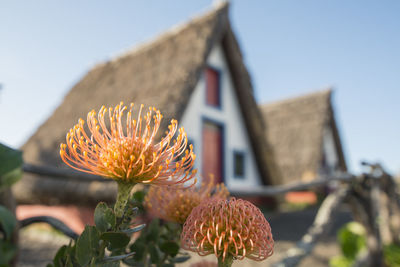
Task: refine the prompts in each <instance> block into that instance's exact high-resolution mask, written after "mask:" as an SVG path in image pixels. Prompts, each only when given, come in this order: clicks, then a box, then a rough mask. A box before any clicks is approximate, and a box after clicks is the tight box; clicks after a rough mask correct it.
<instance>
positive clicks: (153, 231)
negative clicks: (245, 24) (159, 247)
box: [146, 219, 160, 242]
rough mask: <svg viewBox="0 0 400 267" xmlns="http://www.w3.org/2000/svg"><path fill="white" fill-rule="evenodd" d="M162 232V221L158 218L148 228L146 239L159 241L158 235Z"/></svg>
mask: <svg viewBox="0 0 400 267" xmlns="http://www.w3.org/2000/svg"><path fill="white" fill-rule="evenodd" d="M159 234H160V221H159V220H158V219H154V220H153V221H152V222H151V223H150V225H149V229H148V230H147V235H146V239H147V241H154V242H157V241H158V236H159Z"/></svg>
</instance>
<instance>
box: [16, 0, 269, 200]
mask: <svg viewBox="0 0 400 267" xmlns="http://www.w3.org/2000/svg"><path fill="white" fill-rule="evenodd" d="M217 42H221V44H222V47H223V50H224V51H225V53H226V58H227V60H228V65H229V67H230V71H231V72H232V77H233V80H234V85H235V92H236V93H237V96H238V100H239V104H240V107H241V110H242V112H243V116H244V118H245V122H246V127H247V129H248V133H249V137H250V140H251V145H252V147H253V150H254V153H255V155H256V160H257V165H258V168H259V170H260V173H261V176H262V178H263V181H264V183H266V184H268V183H270V181H271V179H270V177H271V176H273V174H272V172H273V170H272V168H273V167H272V162H271V163H270V161H271V159H272V157H271V156H269V157H267V153H268V149H267V148H266V144H265V140H263V130H264V127H263V123H262V117H261V114H260V113H259V110H258V109H257V106H256V103H255V100H254V97H253V89H252V85H251V81H250V76H249V74H248V72H247V70H246V67H245V65H244V63H243V59H242V54H241V52H240V49H239V45H238V43H237V41H236V38H235V36H234V33H233V32H232V30H231V27H230V23H229V18H228V4H227V3H224V4H221V5H220V6H218V7H216V8H215V9H213V10H211V11H210V12H208V13H206V14H204V15H202V16H200V17H197V18H194V19H192V20H191V21H189V22H188V23H186V24H185V25H182V26H179V27H175V28H174V29H172V30H171V31H168V32H167V33H165V34H162V35H161V36H159V37H158V38H157V39H155V40H153V41H152V42H149V43H147V44H143V45H141V46H139V47H136V48H134V49H132V50H131V51H128V52H126V53H125V54H123V55H121V56H119V57H117V58H115V59H112V60H110V61H107V62H104V63H102V64H99V65H97V66H95V67H94V68H93V69H91V70H90V71H89V72H88V73H87V74H86V75H85V76H84V77H83V78H82V79H81V80H80V81H79V82H78V83H77V84H76V85H75V86H74V87H73V88H72V89H71V90H70V92H69V93H68V94H67V95H66V96H65V98H64V100H63V101H62V103H61V105H60V106H59V107H58V108H57V109H56V110H55V111H54V113H53V114H52V115H51V116H50V117H49V118H48V119H47V120H46V121H45V122H44V123H43V124H42V125H41V126H40V127H39V128H38V130H37V131H36V132H35V133H34V134H33V135H32V136H31V138H30V139H29V140H28V141H27V142H26V143H25V144H24V145H23V147H22V149H23V151H24V159H25V161H26V162H28V163H32V164H37V165H45V166H56V167H60V168H64V167H65V164H63V163H62V162H61V160H60V157H59V144H60V143H61V142H64V140H65V134H66V133H67V131H68V130H69V129H70V128H71V127H72V126H73V125H74V124H75V123H76V122H77V120H78V118H80V117H82V118H85V117H86V114H87V112H88V111H90V110H92V109H95V110H98V109H99V108H100V107H101V106H102V105H106V106H114V105H116V104H118V103H119V102H120V101H121V100H123V101H124V102H125V103H129V102H135V103H143V104H144V105H145V106H155V107H157V108H158V109H160V110H161V112H162V113H163V115H164V119H163V122H164V125H163V127H165V126H166V125H167V124H168V123H169V121H170V119H171V118H175V119H178V121H179V119H180V118H181V117H182V114H183V112H184V110H185V108H186V105H187V104H188V102H189V98H190V96H191V94H192V92H193V91H194V88H195V85H196V84H197V82H198V80H199V78H200V75H201V73H202V71H203V69H204V67H205V66H206V59H207V57H208V55H209V53H210V51H211V48H212V47H213V46H214V45H215V44H216V43H217ZM161 132H164V131H163V130H162V131H161ZM270 168H271V169H270ZM114 190H115V185H112V186H111V189H110V183H107V184H99V183H97V184H95V183H90V184H87V183H76V182H70V181H63V182H60V181H54V180H51V179H46V178H43V177H42V178H39V177H34V176H32V175H25V177H24V178H23V180H22V182H21V183H19V185H18V186H17V187H16V189H15V194H16V196H17V198H18V199H19V200H20V201H22V202H42V203H43V202H49V199H51V201H52V202H53V203H57V202H75V201H77V200H79V201H81V202H82V201H85V200H87V201H89V202H97V201H98V199H97V198H98V197H101V198H103V199H109V198H110V197H111V198H112V197H113V196H114V195H115V191H114Z"/></svg>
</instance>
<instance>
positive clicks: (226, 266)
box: [218, 255, 233, 267]
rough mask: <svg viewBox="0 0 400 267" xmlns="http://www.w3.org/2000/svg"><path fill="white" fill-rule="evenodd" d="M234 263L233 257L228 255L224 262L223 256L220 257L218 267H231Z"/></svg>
mask: <svg viewBox="0 0 400 267" xmlns="http://www.w3.org/2000/svg"><path fill="white" fill-rule="evenodd" d="M232 263H233V257H232V256H231V255H227V256H226V257H225V260H224V261H223V260H222V256H220V257H218V267H231V266H232Z"/></svg>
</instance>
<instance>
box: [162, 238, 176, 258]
mask: <svg viewBox="0 0 400 267" xmlns="http://www.w3.org/2000/svg"><path fill="white" fill-rule="evenodd" d="M160 249H161V251H162V252H164V253H166V254H168V255H170V256H171V257H175V256H176V255H177V254H178V252H179V245H178V244H177V243H175V242H173V241H167V242H164V243H162V244H161V245H160Z"/></svg>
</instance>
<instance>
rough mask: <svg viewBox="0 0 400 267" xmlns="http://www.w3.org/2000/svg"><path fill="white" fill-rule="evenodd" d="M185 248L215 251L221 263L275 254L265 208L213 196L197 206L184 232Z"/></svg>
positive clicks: (225, 263)
mask: <svg viewBox="0 0 400 267" xmlns="http://www.w3.org/2000/svg"><path fill="white" fill-rule="evenodd" d="M181 245H182V248H184V249H187V250H190V251H194V252H197V253H198V254H199V255H201V256H205V255H208V254H212V253H214V254H215V255H216V257H217V258H218V266H230V265H231V264H232V262H233V260H234V259H238V260H242V259H244V258H245V257H247V258H249V259H252V260H257V261H261V260H265V259H266V258H268V257H269V256H271V255H272V253H273V245H274V240H273V238H272V233H271V227H270V226H269V223H268V222H267V220H266V219H265V218H264V215H263V214H262V213H261V211H260V210H259V209H258V208H257V207H256V206H254V205H253V204H251V203H250V202H248V201H245V200H241V199H235V198H230V199H217V198H216V199H210V200H209V201H207V202H203V203H202V204H200V205H199V206H197V207H196V208H194V209H193V211H192V213H191V214H190V215H189V217H188V218H187V220H186V222H185V224H184V226H183V230H182V234H181Z"/></svg>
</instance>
